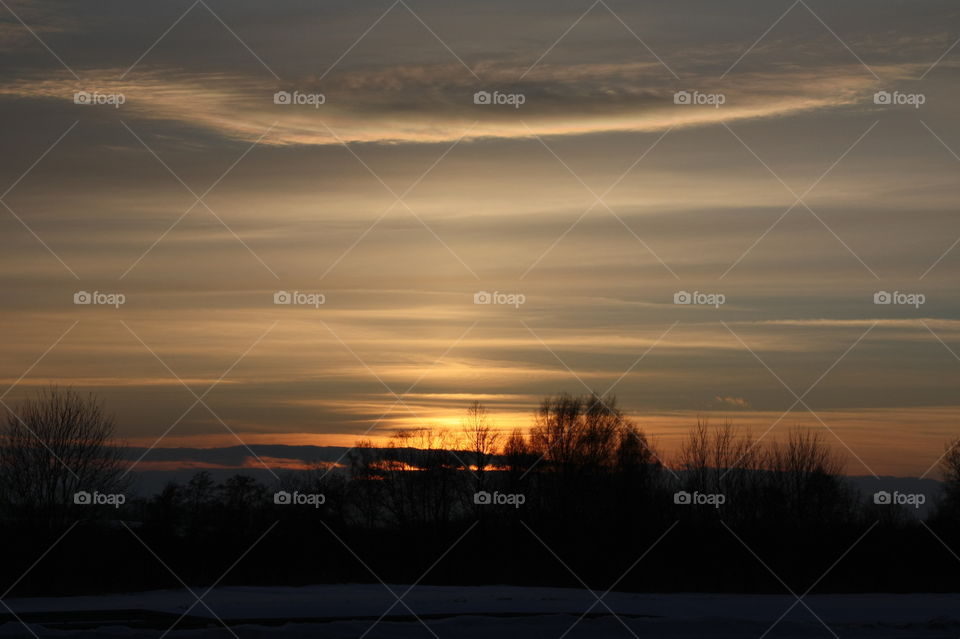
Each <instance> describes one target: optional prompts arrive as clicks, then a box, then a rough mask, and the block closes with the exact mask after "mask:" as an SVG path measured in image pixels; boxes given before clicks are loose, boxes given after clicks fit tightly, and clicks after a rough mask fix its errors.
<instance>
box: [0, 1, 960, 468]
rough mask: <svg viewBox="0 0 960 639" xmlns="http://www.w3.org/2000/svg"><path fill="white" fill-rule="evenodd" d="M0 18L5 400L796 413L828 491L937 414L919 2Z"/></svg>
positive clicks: (163, 406)
mask: <svg viewBox="0 0 960 639" xmlns="http://www.w3.org/2000/svg"><path fill="white" fill-rule="evenodd" d="M4 2H5V4H3V6H2V7H0V113H2V117H0V144H2V148H3V150H4V152H3V153H2V154H0V202H2V204H3V205H4V206H3V207H0V256H2V257H0V259H2V261H3V265H4V268H3V269H2V271H0V295H2V298H0V299H2V300H3V304H2V307H0V331H2V335H3V337H4V340H3V341H4V348H3V349H2V350H0V378H2V383H3V388H2V389H0V399H2V400H3V402H4V403H6V404H7V405H9V406H15V405H16V402H17V401H19V400H20V399H22V398H23V397H25V396H27V395H29V394H31V393H33V392H35V391H36V390H37V388H39V387H42V386H45V385H47V384H50V383H56V384H69V385H72V386H75V387H77V388H79V389H81V390H89V391H92V392H95V393H96V394H97V395H98V396H100V397H101V398H102V399H103V401H104V402H105V404H106V405H107V406H108V408H109V409H110V410H111V411H112V412H114V413H115V414H116V417H117V423H118V434H119V435H120V436H121V437H122V438H124V439H125V440H127V441H129V442H130V443H132V444H134V445H137V446H141V447H150V446H157V447H160V448H165V447H173V446H234V445H237V444H238V443H239V442H243V443H246V444H251V445H252V444H269V443H289V444H318V445H324V444H330V445H349V444H352V443H353V442H354V441H356V440H357V439H360V438H371V439H373V440H374V441H380V440H382V439H383V438H385V437H388V436H389V435H390V434H391V433H393V432H395V431H396V430H397V429H402V428H411V427H417V426H435V427H446V428H455V427H457V425H458V424H459V420H460V417H461V415H462V414H463V411H464V409H465V407H466V406H467V405H468V404H469V403H470V402H471V401H473V400H475V399H479V400H481V401H483V402H484V403H485V404H486V405H487V406H488V409H489V410H490V412H491V414H492V416H493V417H494V418H495V420H496V423H497V425H498V426H499V427H501V428H503V429H511V428H514V427H525V426H527V425H529V423H530V418H531V414H532V411H533V410H534V408H535V407H536V405H537V404H538V402H539V400H540V399H541V398H542V397H543V396H545V395H548V394H555V393H560V392H570V393H582V392H586V391H588V390H591V389H592V390H596V391H597V392H600V393H609V394H610V395H615V396H616V398H617V401H618V403H619V405H620V406H621V407H622V408H623V409H624V411H625V413H626V414H627V415H629V416H630V417H631V418H633V419H635V420H636V421H637V422H638V423H639V424H640V425H641V426H642V427H643V428H644V429H645V430H646V431H647V433H648V434H649V435H650V436H651V437H652V439H653V440H654V441H655V442H656V443H657V445H658V446H659V447H660V449H661V450H662V451H664V456H665V457H667V458H669V455H670V453H671V451H673V450H674V449H675V447H676V444H677V442H678V440H679V438H680V437H681V436H682V434H683V433H684V431H685V430H686V429H687V428H689V427H690V426H691V425H692V424H693V423H694V422H695V421H696V419H697V418H705V419H710V420H711V421H715V422H722V421H723V420H726V419H730V420H732V421H733V422H734V423H735V424H737V425H740V426H743V427H744V428H745V429H749V430H750V431H751V432H752V433H753V435H754V436H755V437H759V438H761V439H765V438H767V437H769V438H770V439H771V440H773V439H776V438H778V437H781V436H783V434H784V433H785V432H786V430H787V429H788V428H790V427H791V426H795V425H801V426H803V427H809V428H812V429H817V430H822V431H823V432H824V435H825V437H826V438H827V441H829V442H830V444H831V445H832V446H833V447H834V448H835V449H836V450H837V451H838V452H839V453H840V454H842V455H843V456H845V457H846V458H847V472H848V473H850V474H855V475H872V474H877V475H884V474H898V475H918V476H919V475H923V474H930V476H936V469H935V468H934V469H931V468H932V466H933V465H934V464H935V463H936V462H937V460H938V458H939V457H940V455H941V454H942V453H943V450H944V445H945V443H946V442H947V441H948V440H951V439H953V438H955V437H957V436H960V424H958V423H957V419H956V415H957V408H958V405H960V398H958V393H957V389H958V382H960V357H958V354H960V314H958V311H960V307H958V303H957V298H956V287H955V285H954V284H955V282H956V276H957V274H958V268H960V248H957V244H958V238H960V217H958V212H957V202H958V195H960V181H958V179H957V176H958V171H960V156H958V152H960V126H958V120H957V118H956V104H957V101H958V97H960V96H958V87H960V83H958V81H957V80H958V71H960V46H957V41H958V38H960V33H958V29H957V25H958V24H960V20H958V18H960V7H958V6H957V5H956V4H955V3H951V2H938V1H929V2H926V1H921V2H895V1H892V2H884V3H876V2H859V1H850V2H844V3H843V4H842V6H836V3H828V2H824V1H823V0H802V1H801V0H797V1H796V2H793V3H792V4H791V3H790V2H789V1H784V2H780V1H777V2H770V1H764V2H760V1H736V2H727V3H715V2H696V1H690V2H679V3H678V2H666V1H663V2H644V3H627V2H618V1H614V0H598V1H596V2H593V3H592V4H591V2H590V1H589V0H586V1H577V2H573V1H570V2H566V1H551V2H546V1H543V2H528V3H523V4H522V5H520V6H518V5H517V4H516V3H508V2H503V1H500V0H497V1H493V2H485V3H468V2H436V1H427V0H397V1H396V2H393V3H391V2H390V1H389V0H387V1H385V2H379V1H378V2H365V3H349V2H324V3H316V2H297V1H289V2H281V3H256V2H249V1H239V2H237V1H235V2H225V1H223V0H197V1H196V2H192V3H191V1H190V0H185V1H177V2H165V3H129V2H119V1H112V2H110V1H108V2H103V3H96V4H90V3H75V2H60V1H48V0H42V1H36V2H22V1H17V0H4ZM287 96H289V98H290V99H289V100H286V97H287ZM486 96H489V100H487V99H486ZM883 293H886V294H888V295H884V294H883ZM878 294H879V297H877V296H878ZM285 300H290V301H292V303H289V304H284V303H275V301H285ZM687 300H689V301H692V302H693V303H689V304H687V303H677V302H683V301H687ZM885 300H889V301H890V302H891V303H875V302H877V301H881V302H882V301H885ZM83 301H91V302H92V303H77V302H83ZM477 301H480V302H487V301H489V302H490V303H476V302H477ZM146 459H147V460H149V455H148V457H147V458H146Z"/></svg>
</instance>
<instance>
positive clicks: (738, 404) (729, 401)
mask: <svg viewBox="0 0 960 639" xmlns="http://www.w3.org/2000/svg"><path fill="white" fill-rule="evenodd" d="M713 400H714V401H715V402H716V403H718V404H720V405H722V406H725V407H733V408H735V409H737V408H739V409H747V408H750V402H748V401H747V400H745V399H744V398H742V397H721V396H720V395H717V396H716V397H714V398H713Z"/></svg>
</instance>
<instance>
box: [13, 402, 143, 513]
mask: <svg viewBox="0 0 960 639" xmlns="http://www.w3.org/2000/svg"><path fill="white" fill-rule="evenodd" d="M114 430H115V426H114V420H113V417H112V416H109V415H108V414H107V413H106V412H105V411H104V409H103V407H102V406H101V404H100V403H99V402H98V401H97V399H96V398H95V397H94V396H93V395H81V394H79V393H77V392H76V391H74V390H72V389H70V388H59V387H56V386H51V387H48V388H46V389H44V390H41V391H40V392H39V393H38V394H37V396H36V397H33V398H29V399H26V400H24V401H22V402H21V403H19V404H18V405H16V406H15V407H13V408H12V409H8V411H7V421H6V424H5V427H4V428H3V432H2V436H0V479H2V482H0V486H2V490H3V492H4V495H3V496H4V502H5V503H6V504H7V505H9V506H10V507H12V508H13V510H14V513H15V515H16V516H21V517H27V518H30V517H41V518H43V519H45V520H47V521H49V522H50V523H51V524H56V523H57V521H58V517H56V514H57V513H60V514H61V515H62V514H63V513H64V512H65V511H66V510H67V508H68V507H69V506H70V505H71V504H73V503H74V495H75V494H76V493H78V492H80V491H86V492H90V493H92V492H94V491H96V492H99V493H120V492H123V491H124V490H125V489H126V488H127V487H128V486H129V480H128V479H127V478H125V477H124V463H123V458H124V456H123V449H122V448H121V447H119V446H118V445H116V443H115V442H114V440H113V437H114Z"/></svg>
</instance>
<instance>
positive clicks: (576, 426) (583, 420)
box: [530, 394, 628, 474]
mask: <svg viewBox="0 0 960 639" xmlns="http://www.w3.org/2000/svg"><path fill="white" fill-rule="evenodd" d="M627 426H628V424H627V423H626V422H625V421H624V418H623V415H622V413H621V412H620V410H619V409H618V408H617V405H616V399H615V398H612V397H611V398H609V399H606V400H604V399H602V398H601V397H600V396H599V395H596V394H589V395H585V396H583V397H574V396H572V395H568V394H563V395H559V396H557V397H547V398H546V399H544V400H543V402H542V403H541V404H540V408H539V410H538V411H537V412H536V414H535V415H534V425H533V428H532V429H531V431H530V443H531V447H532V448H533V449H534V450H535V451H536V452H537V453H538V454H540V455H542V456H543V458H544V459H546V460H547V461H548V462H550V463H551V464H552V465H553V466H555V467H557V468H558V469H560V470H561V471H563V472H564V473H565V474H568V473H570V472H572V471H574V470H586V469H597V468H601V467H606V466H610V465H612V464H613V463H615V461H616V451H617V447H618V445H619V443H620V434H621V433H622V432H623V430H624V429H625V428H626V427H627Z"/></svg>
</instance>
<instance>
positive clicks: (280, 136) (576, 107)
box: [0, 63, 912, 145]
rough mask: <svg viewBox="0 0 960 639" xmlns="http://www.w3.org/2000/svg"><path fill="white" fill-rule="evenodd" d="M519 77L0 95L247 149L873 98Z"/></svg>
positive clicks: (625, 77) (189, 78)
mask: <svg viewBox="0 0 960 639" xmlns="http://www.w3.org/2000/svg"><path fill="white" fill-rule="evenodd" d="M911 69H912V67H910V68H907V67H903V66H901V67H890V68H888V69H885V73H886V74H888V77H889V76H890V75H893V76H899V75H903V74H906V73H907V72H908V71H910V70H911ZM521 74H522V69H519V68H514V67H504V66H500V67H496V68H491V69H486V70H485V73H484V75H483V78H484V80H483V82H482V83H478V82H477V81H476V80H475V79H474V78H472V77H471V76H469V75H465V74H464V72H463V69H462V67H460V66H459V65H449V64H435V65H429V66H426V65H421V66H415V67H387V68H378V69H373V70H362V71H350V72H345V73H342V74H338V75H336V76H334V77H331V78H329V79H325V80H323V81H321V80H320V79H319V78H317V77H310V76H307V77H302V78H301V79H299V80H298V81H293V82H290V83H285V84H284V85H283V86H277V85H276V84H272V83H266V82H264V81H263V80H262V79H259V78H257V77H251V76H243V75H235V74H230V73H212V74H211V73H207V74H197V73H190V72H185V71H179V70H173V69H152V70H147V71H139V70H138V71H136V72H134V73H133V74H131V75H130V76H129V77H127V78H126V79H120V78H121V76H122V70H121V69H115V68H103V69H96V70H88V71H85V72H84V73H83V74H82V76H83V77H84V78H85V81H84V82H82V83H79V84H78V83H77V82H76V81H75V80H74V79H73V78H72V77H71V76H70V75H69V74H67V73H66V72H65V71H64V72H62V73H45V74H44V75H42V76H25V77H20V78H16V79H11V80H9V81H7V82H6V83H5V84H4V85H2V86H0V95H3V96H7V97H15V98H25V99H51V100H60V101H65V102H69V103H72V102H73V99H74V93H75V92H76V91H86V92H88V93H101V94H123V95H124V96H125V103H124V104H123V105H122V107H121V110H122V113H123V114H124V117H125V118H129V117H130V114H132V115H133V116H134V117H136V118H138V119H142V120H153V121H168V122H176V123H179V124H181V125H183V126H188V127H194V128H201V129H205V130H207V131H209V132H212V133H215V134H217V135H219V136H223V137H226V138H230V139H236V140H243V141H253V140H258V139H260V138H261V136H262V137H263V139H262V141H261V143H262V144H267V145H329V144H337V143H339V141H340V140H343V141H346V142H379V143H436V142H447V141H452V140H456V139H458V138H460V137H461V136H466V137H467V138H468V139H476V138H485V137H487V138H523V137H529V136H531V135H532V134H533V132H536V134H537V135H544V136H547V135H550V136H552V135H583V134H594V133H604V132H615V131H638V132H644V131H661V130H665V129H668V128H672V127H692V126H703V125H710V124H716V123H719V122H735V121H738V120H753V119H759V118H773V117H779V116H786V115H791V114H797V113H803V112H810V111H818V110H824V109H837V108H841V107H849V106H854V105H857V104H866V96H869V95H870V93H871V92H872V91H874V90H875V89H876V88H877V86H876V82H875V80H874V79H873V78H872V77H871V76H869V75H868V74H866V73H865V72H864V70H863V68H862V67H860V66H859V65H856V64H852V65H837V66H833V67H830V68H827V69H817V70H799V69H793V70H778V71H777V72H776V73H770V72H755V73H747V74H741V75H738V76H737V78H736V79H735V80H734V81H727V82H726V83H724V84H723V85H719V84H717V83H716V80H715V79H710V78H708V77H699V78H698V77H691V78H689V79H687V80H685V81H684V86H683V87H679V89H681V90H685V91H689V92H694V91H696V92H700V93H701V94H710V93H716V92H721V89H722V92H723V94H724V99H725V103H724V104H723V106H722V107H720V108H714V107H710V106H697V105H685V104H675V103H674V93H675V92H676V91H677V90H678V87H675V86H673V85H672V84H671V85H669V86H668V85H666V84H665V83H664V79H663V78H662V73H660V72H659V71H657V72H656V73H655V65H650V64H647V63H595V64H579V65H572V66H549V65H545V66H544V67H543V68H541V69H539V72H538V74H537V75H536V77H535V78H532V79H529V80H525V81H523V82H520V81H517V79H516V78H517V77H519V76H520V75H521ZM271 82H272V81H271ZM278 90H283V91H287V92H293V91H299V92H301V93H303V94H315V93H320V94H323V96H324V99H325V103H324V104H322V105H320V106H318V107H316V108H315V107H313V106H309V105H303V104H301V105H291V104H275V103H274V93H275V92H276V91H278ZM480 90H483V91H488V92H494V91H499V92H500V93H502V94H522V95H523V96H524V100H525V102H524V104H523V105H522V107H520V108H513V107H511V106H507V105H482V104H481V105H477V104H474V98H473V96H474V93H475V92H476V91H480ZM76 108H78V109H87V111H86V113H89V111H90V110H93V109H98V108H99V109H104V107H98V106H83V105H78V106H77V107H76ZM106 108H109V107H106Z"/></svg>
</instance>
